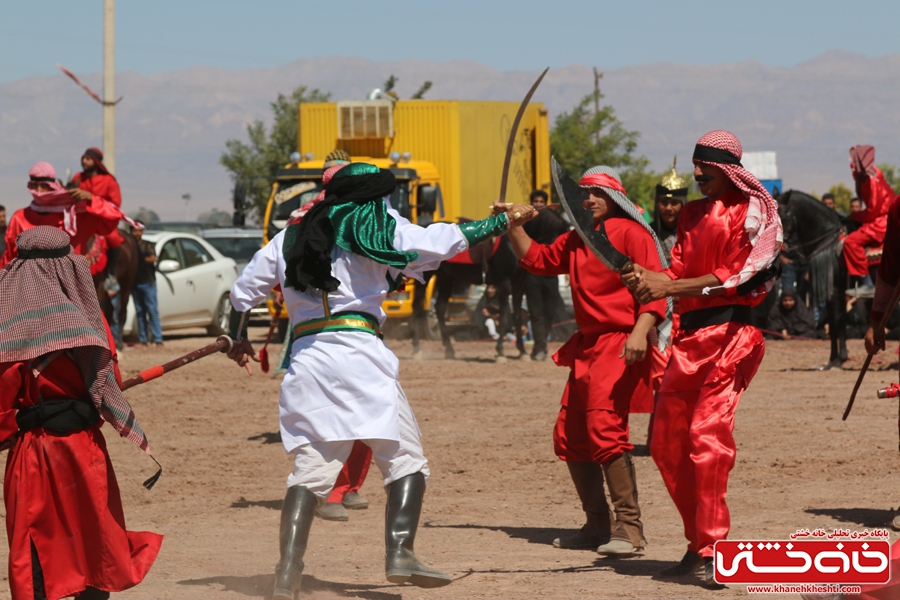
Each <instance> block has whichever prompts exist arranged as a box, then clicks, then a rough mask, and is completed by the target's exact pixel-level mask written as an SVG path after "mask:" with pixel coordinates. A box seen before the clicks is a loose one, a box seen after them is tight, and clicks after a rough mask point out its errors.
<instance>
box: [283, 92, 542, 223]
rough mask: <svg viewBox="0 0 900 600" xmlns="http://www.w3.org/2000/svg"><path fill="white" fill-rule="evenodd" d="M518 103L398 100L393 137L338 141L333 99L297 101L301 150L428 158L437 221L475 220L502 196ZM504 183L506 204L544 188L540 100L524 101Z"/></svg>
mask: <svg viewBox="0 0 900 600" xmlns="http://www.w3.org/2000/svg"><path fill="white" fill-rule="evenodd" d="M360 104H363V103H360ZM518 108H519V103H517V102H474V101H462V100H399V101H397V102H396V103H394V105H393V108H392V111H393V114H392V118H393V137H386V138H377V137H373V138H370V139H340V136H339V134H338V104H337V103H315V104H312V103H303V104H300V109H299V110H300V113H299V127H298V134H297V136H298V139H297V144H298V148H299V151H300V154H301V155H304V156H306V155H308V154H310V153H311V154H312V155H313V159H314V160H322V159H324V158H325V156H326V155H327V154H328V153H329V152H331V151H332V150H334V149H335V148H342V149H344V150H346V151H347V152H348V153H349V154H350V155H351V156H353V157H371V158H387V157H389V156H390V154H391V153H392V152H397V153H399V154H400V155H403V154H404V153H409V155H410V157H411V160H413V161H424V162H428V163H431V164H433V165H434V167H435V168H436V170H437V172H438V173H439V174H440V185H441V192H442V196H443V202H444V216H443V218H441V217H440V216H439V215H435V218H436V219H438V220H443V221H456V219H457V217H467V218H470V219H480V218H483V217H484V216H486V213H487V212H488V205H489V204H490V203H491V202H493V201H494V200H495V199H497V197H498V196H499V194H500V175H501V172H502V170H503V159H504V156H505V154H506V144H507V140H508V138H509V131H510V128H511V127H512V122H513V120H514V119H515V116H516V111H517V110H518ZM355 159H356V158H355ZM399 166H403V163H401V164H400V165H399ZM507 186H508V187H507V196H506V201H507V202H522V203H527V202H528V196H529V194H530V193H531V191H532V190H534V189H542V190H544V191H545V192H547V193H549V192H550V130H549V123H548V117H547V111H546V109H544V106H543V104H541V103H531V104H529V105H528V107H527V108H526V110H525V114H524V115H523V117H522V122H521V123H520V124H519V130H518V133H517V135H516V142H515V146H514V151H513V157H512V163H511V165H510V170H509V180H508V184H507Z"/></svg>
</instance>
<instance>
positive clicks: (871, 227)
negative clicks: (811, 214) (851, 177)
mask: <svg viewBox="0 0 900 600" xmlns="http://www.w3.org/2000/svg"><path fill="white" fill-rule="evenodd" d="M857 192H858V194H859V198H860V199H861V200H862V201H863V202H865V203H866V208H865V210H861V211H859V212H855V213H850V219H852V220H854V221H856V222H857V223H862V224H863V226H862V227H860V228H859V229H857V230H856V231H854V232H853V233H851V234H850V235H848V236H847V237H846V238H844V260H846V261H847V273H848V274H850V275H853V276H856V277H865V276H866V275H868V274H869V260H868V258H867V257H866V247H867V246H880V245H881V244H883V243H884V241H885V239H886V238H885V231H886V230H887V221H888V211H889V210H890V206H891V202H893V200H894V190H893V189H892V188H891V186H890V185H888V182H887V181H886V180H885V178H884V174H883V173H882V172H881V169H878V168H877V167H876V168H875V175H873V176H872V177H868V178H866V179H865V180H864V181H862V182H861V183H859V185H858V186H857Z"/></svg>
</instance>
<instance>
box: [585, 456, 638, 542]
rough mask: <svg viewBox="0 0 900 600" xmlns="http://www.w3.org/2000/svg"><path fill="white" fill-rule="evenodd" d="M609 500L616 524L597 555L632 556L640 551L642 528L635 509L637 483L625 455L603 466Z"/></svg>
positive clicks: (629, 457)
mask: <svg viewBox="0 0 900 600" xmlns="http://www.w3.org/2000/svg"><path fill="white" fill-rule="evenodd" d="M603 473H604V475H606V484H607V485H608V486H609V497H610V499H611V500H612V503H613V506H614V507H615V512H616V523H615V526H614V527H613V532H612V539H611V540H610V542H609V543H608V544H605V545H603V546H600V547H599V548H597V552H598V553H599V554H634V553H636V552H640V551H641V550H643V548H644V546H645V545H646V544H647V541H646V540H645V539H644V525H643V524H642V523H641V508H640V506H638V491H637V480H636V478H635V474H634V463H633V462H632V460H631V455H630V454H629V453H628V452H626V453H625V454H623V455H622V456H620V457H619V458H617V459H615V460H611V461H609V462H608V463H604V464H603Z"/></svg>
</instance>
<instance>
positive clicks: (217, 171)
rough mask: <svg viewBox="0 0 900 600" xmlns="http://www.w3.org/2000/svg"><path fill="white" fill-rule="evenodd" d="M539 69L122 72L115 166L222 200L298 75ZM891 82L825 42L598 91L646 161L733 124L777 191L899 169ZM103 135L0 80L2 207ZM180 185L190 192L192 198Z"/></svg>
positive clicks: (628, 79) (171, 193)
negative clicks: (874, 168)
mask: <svg viewBox="0 0 900 600" xmlns="http://www.w3.org/2000/svg"><path fill="white" fill-rule="evenodd" d="M587 58H588V57H585V61H587ZM63 62H64V59H63ZM538 72H539V70H538V69H536V70H534V71H516V72H500V71H497V70H495V69H492V68H490V67H487V66H485V65H483V64H481V63H478V62H475V61H469V60H458V61H449V62H433V61H421V60H404V61H398V62H374V61H370V60H367V59H365V58H360V57H342V56H332V57H327V58H316V59H300V60H295V61H292V62H290V63H288V64H285V65H283V66H281V67H275V68H265V69H243V70H228V69H220V68H213V67H203V66H197V67H191V68H187V69H181V70H178V71H172V72H161V73H155V74H152V75H144V74H140V73H135V72H131V71H125V72H120V73H117V80H116V91H117V92H118V95H121V96H123V97H124V99H123V101H122V102H121V103H120V104H119V105H118V107H117V111H116V122H117V132H116V146H117V159H116V162H117V169H116V171H117V173H116V175H117V177H118V179H119V181H120V183H121V186H122V196H123V203H124V208H125V209H126V212H132V211H133V210H137V208H138V207H141V206H143V207H147V208H151V209H153V210H155V211H156V212H157V213H159V214H160V215H161V217H162V218H164V219H183V218H191V219H193V218H195V217H196V216H197V215H198V214H199V213H200V212H202V211H205V210H209V209H211V208H220V209H224V210H229V204H230V201H229V198H230V189H231V181H230V179H229V177H228V174H227V173H226V171H225V170H224V168H222V167H221V166H220V165H219V164H218V159H219V156H220V155H221V153H222V151H223V149H224V144H225V141H226V140H228V139H231V138H239V139H244V140H246V131H245V129H246V125H247V124H248V123H249V122H251V121H253V120H254V119H262V120H263V121H266V122H268V121H269V120H270V119H271V110H270V108H269V103H270V102H271V101H273V100H274V99H275V97H276V96H277V95H278V93H290V91H291V90H293V89H294V88H295V87H297V86H299V85H304V86H307V87H308V88H310V89H313V88H317V89H319V90H321V91H323V92H330V93H331V94H332V99H334V100H354V99H363V98H365V96H366V94H367V93H368V92H369V91H370V90H371V89H373V88H376V87H380V86H381V85H382V83H383V82H384V81H385V80H386V79H387V78H388V76H389V75H391V74H393V75H395V76H396V77H397V78H398V84H397V87H396V88H395V89H396V91H397V92H398V94H399V95H400V97H401V98H408V97H410V96H411V95H412V94H413V93H414V92H415V90H416V89H418V87H419V85H420V84H421V83H422V82H423V81H425V80H430V81H433V82H434V86H433V87H432V89H431V90H430V91H429V92H428V94H427V98H429V99H460V100H511V101H518V100H519V99H520V98H521V97H522V96H523V95H524V93H525V91H526V90H527V89H528V87H529V86H530V85H531V83H532V82H533V81H534V79H535V77H536V75H537V73H538ZM82 80H83V81H84V82H85V83H87V84H88V85H89V86H90V87H91V88H92V89H94V90H95V91H98V92H99V91H100V89H101V87H102V86H101V76H100V74H99V73H93V74H89V75H85V76H84V77H83V78H82ZM897 81H900V55H889V56H883V57H879V58H869V57H865V56H861V55H857V54H852V53H849V52H845V51H831V52H828V53H825V54H823V55H821V56H819V57H817V58H815V59H813V60H810V61H807V62H804V63H802V64H799V65H796V66H794V67H790V68H782V67H770V66H766V65H762V64H759V63H756V62H753V61H745V62H739V63H724V64H715V65H709V66H699V65H685V64H672V63H654V64H647V65H639V66H629V67H624V68H620V69H614V70H607V71H604V74H603V78H602V79H601V81H600V87H601V91H602V92H603V94H604V95H605V98H604V100H603V103H604V104H610V105H612V106H613V107H614V108H615V110H616V114H617V115H618V116H619V117H620V119H621V120H622V121H623V122H624V124H625V126H626V127H627V128H628V129H632V130H637V131H639V132H640V133H641V137H640V140H639V144H638V152H639V153H640V154H644V155H646V156H647V157H648V158H649V159H650V160H651V165H652V167H653V168H655V169H656V170H662V169H664V168H666V167H668V166H669V165H670V164H671V161H672V157H673V156H674V155H676V154H677V155H678V157H679V166H680V170H684V169H685V168H686V167H687V165H688V164H689V161H690V155H691V152H692V150H693V145H694V143H695V142H696V140H697V139H698V138H699V137H700V136H701V135H702V134H703V133H705V132H707V131H709V130H712V129H728V130H730V131H732V132H734V133H735V134H736V135H737V136H738V137H739V138H740V140H741V142H742V144H743V147H744V150H745V151H754V150H769V151H775V152H777V155H778V168H779V175H780V176H781V178H782V179H783V180H784V185H785V187H786V188H795V189H803V190H806V191H815V190H817V191H818V192H819V193H821V192H823V191H825V190H826V189H827V188H828V187H829V186H831V185H832V184H834V183H837V182H845V183H847V184H848V185H849V184H850V173H849V168H848V166H847V165H848V161H847V150H848V149H849V148H850V146H852V145H854V144H863V143H865V144H872V145H874V146H875V147H876V149H877V154H876V162H879V163H882V162H887V163H891V164H900V110H898V108H897V101H896V97H897V93H898V84H897V83H896V82H897ZM593 85H594V77H593V71H592V67H591V66H588V65H584V64H572V65H569V66H566V67H563V68H555V69H551V70H550V72H549V73H548V74H547V77H546V78H545V80H544V82H543V83H542V85H541V87H540V88H539V89H538V91H537V93H536V94H535V98H534V99H535V100H536V101H540V102H544V103H545V104H546V106H547V108H548V109H549V111H550V115H551V122H552V119H553V118H555V117H556V116H557V115H559V114H560V113H562V112H566V111H569V110H571V109H572V107H574V106H575V105H576V104H577V103H578V102H579V101H580V100H581V98H583V97H584V96H585V95H586V94H588V93H590V92H591V91H592V90H593ZM101 139H102V121H101V109H100V107H99V105H98V104H97V103H96V102H94V101H93V100H91V99H90V98H89V97H88V96H87V95H86V94H85V93H84V92H83V91H82V90H81V89H79V88H78V87H77V86H75V85H74V84H73V83H72V82H71V81H70V80H69V79H68V78H66V77H65V76H64V75H62V74H60V75H58V76H54V77H35V78H28V79H22V80H18V81H14V82H10V83H5V84H0V190H2V191H0V204H4V205H6V206H7V209H8V210H14V209H16V208H20V207H22V206H25V205H27V204H28V202H29V201H30V197H29V195H28V192H27V190H26V189H25V182H26V179H27V173H28V169H29V167H30V166H31V165H32V164H33V163H35V162H37V161H39V160H47V161H50V162H51V163H53V164H54V165H55V166H56V168H57V173H58V175H59V176H60V177H64V176H65V172H66V169H67V168H70V169H73V170H80V163H79V157H80V156H81V153H82V152H83V150H84V149H85V148H87V147H89V146H100V144H101ZM285 158H287V157H285ZM183 194H190V195H191V200H190V203H189V204H186V203H185V202H184V201H183V200H182V195H183Z"/></svg>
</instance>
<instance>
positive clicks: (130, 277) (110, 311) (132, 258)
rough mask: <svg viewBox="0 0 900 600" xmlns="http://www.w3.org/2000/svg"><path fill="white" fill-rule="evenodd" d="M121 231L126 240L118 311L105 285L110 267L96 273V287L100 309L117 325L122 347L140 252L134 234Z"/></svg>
mask: <svg viewBox="0 0 900 600" xmlns="http://www.w3.org/2000/svg"><path fill="white" fill-rule="evenodd" d="M119 233H120V234H121V235H122V238H123V239H124V240H125V241H124V243H123V244H122V245H121V246H120V248H121V249H122V250H121V254H120V255H119V264H118V267H117V268H116V279H117V280H118V282H119V294H118V296H119V302H118V303H117V304H118V305H119V306H118V311H116V310H115V307H114V305H113V302H112V300H111V299H110V297H109V294H108V293H107V292H106V286H105V285H104V281H105V280H106V278H107V276H108V275H109V267H107V268H105V269H103V270H102V271H100V272H99V273H97V274H96V275H94V287H95V288H96V289H97V300H99V302H100V310H102V311H103V316H105V317H106V320H107V322H108V323H109V324H110V325H111V326H112V325H113V324H115V325H116V326H117V327H116V328H115V331H116V344H117V345H118V346H119V347H120V348H121V346H122V331H123V329H124V326H125V320H126V319H127V318H128V300H129V299H130V298H131V290H132V289H133V288H134V280H135V278H136V277H137V268H138V257H139V252H138V243H137V240H136V239H135V237H134V236H133V235H131V234H130V233H128V232H126V231H121V230H120V231H119ZM114 313H117V314H114ZM114 317H115V318H114Z"/></svg>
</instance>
